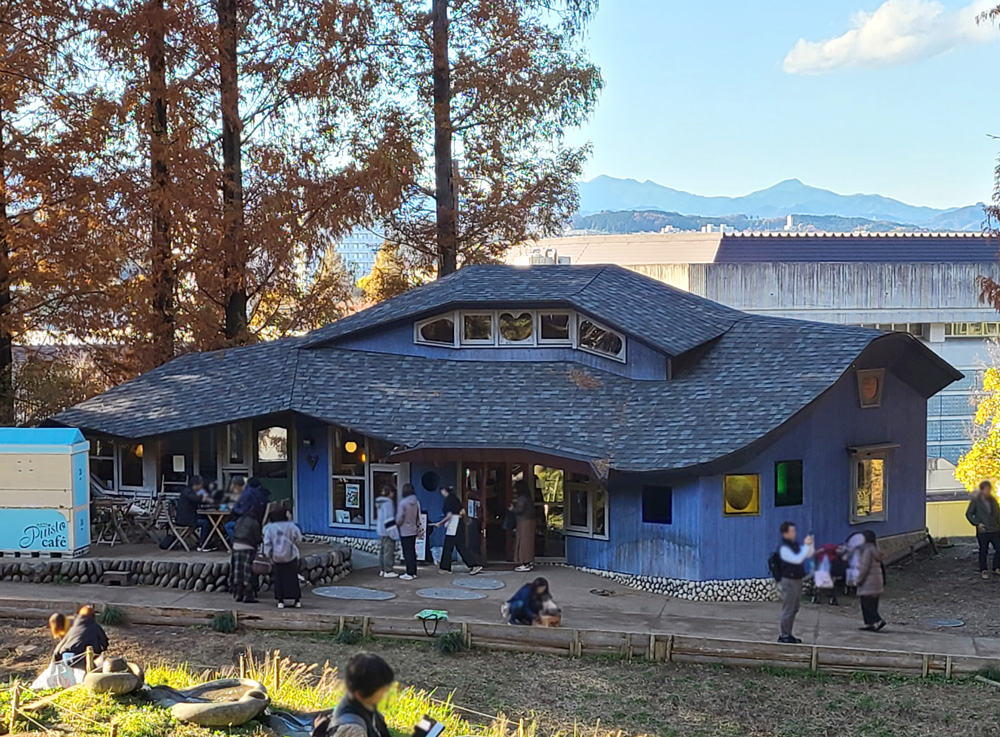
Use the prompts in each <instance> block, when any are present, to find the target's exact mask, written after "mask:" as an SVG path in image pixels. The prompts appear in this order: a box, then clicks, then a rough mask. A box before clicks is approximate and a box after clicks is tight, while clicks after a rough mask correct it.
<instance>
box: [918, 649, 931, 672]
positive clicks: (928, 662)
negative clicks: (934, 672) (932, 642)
mask: <svg viewBox="0 0 1000 737" xmlns="http://www.w3.org/2000/svg"><path fill="white" fill-rule="evenodd" d="M930 670H931V656H930V655H928V654H927V653H924V665H923V671H922V673H921V674H920V675H921V677H923V678H927V674H928V673H929V672H930Z"/></svg>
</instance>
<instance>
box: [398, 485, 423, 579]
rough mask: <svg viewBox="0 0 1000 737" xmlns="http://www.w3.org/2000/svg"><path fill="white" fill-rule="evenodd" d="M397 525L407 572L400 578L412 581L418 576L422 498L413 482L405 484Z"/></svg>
mask: <svg viewBox="0 0 1000 737" xmlns="http://www.w3.org/2000/svg"><path fill="white" fill-rule="evenodd" d="M396 526H397V527H398V528H399V542H400V544H401V545H402V546H403V562H404V563H405V564H406V573H404V574H403V575H402V576H400V577H399V578H400V579H401V580H403V581H412V580H413V579H415V578H416V577H417V536H418V535H419V534H420V500H419V499H417V491H416V489H414V488H413V484H403V498H402V499H400V500H399V509H398V510H397V511H396Z"/></svg>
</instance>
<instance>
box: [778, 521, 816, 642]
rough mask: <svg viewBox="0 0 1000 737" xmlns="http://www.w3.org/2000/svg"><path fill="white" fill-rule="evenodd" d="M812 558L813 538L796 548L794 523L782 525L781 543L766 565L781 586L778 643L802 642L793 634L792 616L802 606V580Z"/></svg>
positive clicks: (793, 616) (810, 537) (796, 540)
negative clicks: (807, 563)
mask: <svg viewBox="0 0 1000 737" xmlns="http://www.w3.org/2000/svg"><path fill="white" fill-rule="evenodd" d="M812 556H813V536H812V535H809V536H807V537H806V539H805V540H803V541H802V544H799V541H798V537H797V535H796V532H795V523H794V522H782V523H781V543H780V544H779V545H778V550H777V551H776V554H775V555H772V556H771V559H770V561H769V564H770V566H771V568H772V573H776V574H777V575H775V578H777V579H778V582H779V583H780V584H781V599H782V601H781V634H780V636H779V637H778V642H784V643H788V644H795V643H799V642H802V640H800V639H798V638H797V637H795V635H793V634H792V629H793V628H794V627H795V615H796V614H798V613H799V606H801V604H802V579H804V578H805V577H806V565H805V564H806V561H807V560H808V559H809V558H812ZM775 569H777V570H776V571H775Z"/></svg>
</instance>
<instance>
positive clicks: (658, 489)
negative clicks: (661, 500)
mask: <svg viewBox="0 0 1000 737" xmlns="http://www.w3.org/2000/svg"><path fill="white" fill-rule="evenodd" d="M647 492H653V493H656V494H664V492H665V496H666V497H667V520H666V521H663V520H652V519H646V494H647ZM639 516H640V519H641V521H642V523H643V524H644V525H672V524H673V523H674V487H672V486H666V485H664V484H642V486H640V487H639Z"/></svg>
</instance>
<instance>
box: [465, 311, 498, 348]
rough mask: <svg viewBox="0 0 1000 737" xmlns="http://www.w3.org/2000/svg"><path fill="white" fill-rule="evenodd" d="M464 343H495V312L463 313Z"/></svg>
mask: <svg viewBox="0 0 1000 737" xmlns="http://www.w3.org/2000/svg"><path fill="white" fill-rule="evenodd" d="M462 343H463V344H472V345H476V344H485V345H493V313H492V312H464V313H462Z"/></svg>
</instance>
